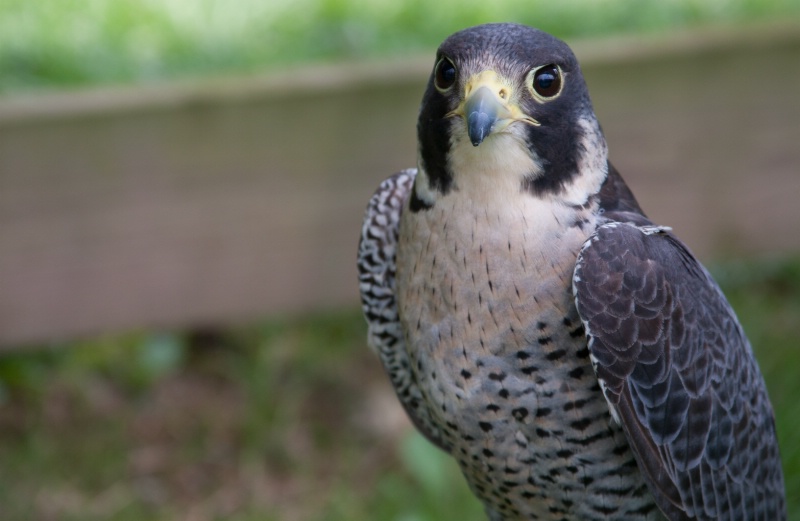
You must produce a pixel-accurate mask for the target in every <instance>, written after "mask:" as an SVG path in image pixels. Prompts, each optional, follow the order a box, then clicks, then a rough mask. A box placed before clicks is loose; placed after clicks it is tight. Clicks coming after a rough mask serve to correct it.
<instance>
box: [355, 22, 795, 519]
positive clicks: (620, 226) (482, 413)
mask: <svg viewBox="0 0 800 521" xmlns="http://www.w3.org/2000/svg"><path fill="white" fill-rule="evenodd" d="M434 63H435V65H434V67H433V71H432V74H431V77H430V80H429V82H428V85H427V88H426V90H425V94H424V97H423V100H422V106H421V108H420V112H419V121H418V125H417V132H418V140H419V148H418V159H417V168H416V169H410V170H404V171H402V172H399V173H397V174H395V175H393V176H392V177H389V178H388V179H386V180H385V181H384V182H383V183H381V185H380V186H379V188H378V190H377V191H376V192H375V194H374V195H373V197H372V198H371V200H370V202H369V205H368V207H367V211H366V216H365V219H364V224H363V227H362V230H361V240H360V243H359V250H358V268H359V284H360V290H361V297H362V304H363V310H364V314H365V316H366V319H367V322H368V326H369V332H368V342H369V344H370V346H371V347H372V348H373V349H374V350H375V351H376V352H377V353H378V355H379V357H380V359H381V361H382V363H383V365H384V366H385V369H386V372H387V373H388V375H389V378H390V380H391V383H392V384H393V386H394V388H395V390H396V392H397V396H398V398H399V400H400V402H401V403H402V404H403V406H404V408H405V410H406V411H407V413H408V415H409V417H410V418H411V420H412V421H413V423H414V425H415V426H416V427H417V428H418V429H419V430H420V431H421V432H422V433H423V434H424V435H425V436H426V437H427V438H428V439H429V440H430V441H431V442H433V443H434V444H436V445H437V446H439V447H440V448H441V449H443V450H445V451H446V452H447V453H449V454H450V455H452V456H453V457H454V458H455V459H456V460H457V462H458V465H459V466H460V468H461V471H462V472H463V474H464V476H465V478H466V479H467V482H468V483H469V486H470V488H471V490H472V491H473V492H474V494H475V495H476V496H477V497H478V498H479V499H480V500H481V501H482V502H483V504H484V506H485V508H486V512H487V515H488V517H489V518H490V519H491V520H495V521H499V520H506V521H511V520H522V519H525V520H531V519H538V520H545V519H547V520H566V519H569V520H573V519H575V520H593V519H614V520H639V521H641V520H656V519H658V520H663V519H669V520H691V519H696V520H710V519H724V520H764V521H774V520H782V519H785V518H786V512H785V500H784V485H783V476H782V472H781V465H780V458H779V453H778V443H777V440H776V434H775V424H774V418H773V412H772V407H771V405H770V402H769V398H768V396H767V391H766V387H765V385H764V380H763V378H762V376H761V374H760V371H759V369H758V366H757V364H756V360H755V358H754V356H753V352H752V349H751V347H750V344H749V342H748V340H747V338H746V336H745V334H744V332H743V330H742V327H741V326H740V325H739V322H738V320H737V318H736V316H735V314H734V312H733V310H732V309H731V307H730V305H729V304H728V302H727V301H726V299H725V297H724V296H723V294H722V293H721V291H720V289H719V288H718V286H717V284H716V283H715V282H714V281H713V280H712V278H711V276H710V275H709V273H708V272H707V271H706V270H705V268H704V267H703V266H702V265H701V264H700V263H699V262H698V261H697V259H695V257H694V256H693V255H692V253H691V252H690V251H689V249H688V248H687V247H686V246H685V245H684V244H683V243H682V242H681V241H680V240H679V239H678V238H677V237H675V235H674V234H673V233H672V232H671V230H670V228H668V227H665V226H658V225H656V224H654V223H653V222H651V221H650V220H649V219H648V218H647V216H646V215H645V214H644V213H643V211H642V210H641V208H640V207H639V204H638V203H637V202H636V199H635V198H634V196H633V194H632V193H631V191H630V190H629V188H628V187H627V185H626V184H625V182H624V181H623V179H622V177H621V176H620V174H619V173H618V172H617V171H616V170H615V169H614V167H613V166H612V165H611V164H610V163H609V162H608V153H607V148H606V141H605V138H604V137H603V133H602V131H601V129H600V125H599V123H598V121H597V118H596V117H595V114H594V111H593V109H592V104H591V101H590V99H589V95H588V92H587V88H586V85H585V83H584V80H583V77H582V74H581V70H580V67H579V66H578V62H577V60H576V58H575V56H574V55H573V53H572V51H571V50H570V49H569V47H568V46H567V45H566V44H564V43H563V42H562V41H560V40H558V39H556V38H554V37H553V36H550V35H549V34H546V33H544V32H541V31H539V30H536V29H532V28H530V27H525V26H521V25H515V24H489V25H482V26H478V27H473V28H469V29H465V30H463V31H460V32H458V33H455V34H454V35H452V36H450V37H449V38H447V39H446V40H445V41H444V43H442V45H441V46H440V47H439V49H438V52H437V53H436V59H435V62H434Z"/></svg>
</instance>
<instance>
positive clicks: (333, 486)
mask: <svg viewBox="0 0 800 521" xmlns="http://www.w3.org/2000/svg"><path fill="white" fill-rule="evenodd" d="M712 271H713V273H714V274H715V276H716V277H717V279H718V280H719V281H720V283H721V285H722V286H723V289H724V290H725V292H726V294H727V295H728V297H729V299H730V301H731V303H732V304H733V306H734V307H735V308H736V310H737V312H738V314H739V317H740V319H741V320H742V323H743V324H744V326H745V329H746V330H747V332H748V335H749V337H750V339H751V341H752V343H753V346H754V348H755V351H756V355H757V357H758V359H759V363H760V365H761V368H762V370H763V373H764V375H765V378H766V380H767V383H768V386H769V391H770V396H771V398H772V401H773V404H774V406H775V411H776V418H777V427H778V435H779V437H780V441H781V448H782V457H783V463H784V468H785V475H786V486H787V490H788V491H796V490H800V401H798V400H797V399H796V397H797V396H798V395H800V379H798V378H797V376H796V369H795V368H796V367H798V366H800V343H799V342H798V340H800V338H798V333H797V324H798V323H800V257H795V258H789V259H774V260H761V261H757V262H756V261H749V262H729V263H725V264H721V265H718V266H716V267H715V269H713V270H712ZM365 329H366V328H365V325H364V321H363V318H362V317H361V315H360V312H359V311H358V310H351V311H343V312H338V313H331V314H328V315H322V316H313V317H306V318H303V319H289V320H273V321H271V322H269V323H266V324H263V325H260V326H253V327H250V328H240V329H236V330H234V331H227V330H216V329H213V328H206V329H198V330H195V331H191V332H188V333H140V334H131V335H124V336H117V337H111V338H101V339H95V340H91V341H86V342H79V343H77V344H75V345H63V346H53V347H51V348H49V349H40V350H35V351H23V352H15V353H9V354H4V355H3V356H0V384H2V389H3V393H2V401H0V461H2V464H1V465H0V505H2V510H1V511H0V519H42V520H45V519H46V520H87V521H92V520H100V519H103V520H119V521H123V520H138V519H150V520H167V519H170V520H173V519H175V520H180V519H186V520H189V519H192V520H201V521H202V520H217V519H219V520H222V519H225V520H233V521H249V520H253V521H255V520H267V521H285V520H309V521H345V520H348V521H358V520H373V519H381V520H390V521H436V520H441V519H463V520H465V521H469V520H474V521H482V520H483V519H484V515H483V511H482V508H481V506H480V505H479V504H478V502H477V500H475V499H474V498H473V497H472V495H471V494H470V492H469V490H468V489H467V487H466V484H465V482H464V480H463V478H462V477H461V476H460V474H459V471H458V469H457V468H456V465H455V463H454V461H453V460H452V459H451V458H449V457H448V456H447V455H445V454H443V453H442V452H440V451H439V450H437V449H436V448H434V447H433V446H432V445H431V444H430V443H428V442H427V441H426V440H424V439H423V438H422V437H421V436H419V435H418V434H416V433H413V432H412V430H411V428H410V426H409V425H408V423H407V422H406V421H404V420H403V416H402V411H401V409H400V408H399V405H398V403H397V401H396V399H395V398H394V396H393V393H392V392H391V390H390V389H389V386H388V382H387V381H386V378H385V376H384V375H383V373H382V370H381V368H380V367H379V365H378V362H377V360H376V357H375V356H374V355H373V354H372V353H371V352H370V351H369V349H368V348H367V347H366V345H365V340H364V339H365ZM398 418H399V420H398ZM788 499H789V507H790V519H800V497H798V496H797V495H796V494H792V493H789V494H788Z"/></svg>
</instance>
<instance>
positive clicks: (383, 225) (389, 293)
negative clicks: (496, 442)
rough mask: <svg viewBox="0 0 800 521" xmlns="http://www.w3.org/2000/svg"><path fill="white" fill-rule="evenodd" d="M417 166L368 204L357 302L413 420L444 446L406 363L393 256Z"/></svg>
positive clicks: (369, 338)
mask: <svg viewBox="0 0 800 521" xmlns="http://www.w3.org/2000/svg"><path fill="white" fill-rule="evenodd" d="M416 175H417V170H416V169H407V170H403V171H400V172H398V173H396V174H394V175H393V176H391V177H389V178H387V179H386V180H384V181H383V182H382V183H381V184H380V186H379V187H378V189H377V190H376V191H375V193H374V194H373V195H372V197H371V198H370V200H369V204H368V205H367V210H366V212H365V214H364V223H363V224H362V226H361V238H360V240H359V243H358V259H357V264H358V281H359V289H360V292H361V307H362V309H363V311H364V316H365V317H366V319H367V326H368V331H367V342H368V344H369V346H370V347H371V348H372V349H373V350H374V351H375V352H376V353H377V354H378V357H379V358H380V360H381V363H382V364H383V367H384V369H385V370H386V372H387V373H388V375H389V379H390V381H391V383H392V386H393V387H394V390H395V392H396V393H397V396H398V398H399V399H400V403H402V404H403V408H404V409H405V410H406V413H407V414H408V416H409V418H410V419H411V421H412V423H413V424H414V425H415V426H416V427H417V429H418V430H419V431H421V432H422V433H423V434H424V435H425V437H427V438H428V439H429V440H430V441H432V442H433V443H434V444H435V445H437V446H438V447H439V448H441V449H443V450H445V451H448V452H449V449H448V447H447V446H446V444H445V443H444V442H443V441H442V439H441V435H440V433H439V430H438V428H436V427H435V426H434V425H433V422H431V420H430V413H429V411H428V409H427V405H426V402H425V400H424V399H423V397H422V393H421V392H420V389H419V387H418V385H417V382H416V381H415V378H414V374H413V372H412V371H411V368H410V360H409V357H408V352H407V351H406V349H405V340H404V337H403V329H402V326H401V324H400V317H399V315H398V311H397V301H396V299H395V255H396V248H397V240H398V237H399V225H400V214H401V213H402V210H403V207H404V206H405V203H406V200H407V199H408V197H409V194H410V193H411V190H412V187H413V185H414V179H415V177H416Z"/></svg>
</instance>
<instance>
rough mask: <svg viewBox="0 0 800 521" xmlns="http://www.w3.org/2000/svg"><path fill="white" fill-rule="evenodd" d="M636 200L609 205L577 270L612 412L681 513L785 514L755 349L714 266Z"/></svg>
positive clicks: (670, 507)
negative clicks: (711, 272)
mask: <svg viewBox="0 0 800 521" xmlns="http://www.w3.org/2000/svg"><path fill="white" fill-rule="evenodd" d="M616 176H617V177H619V175H618V174H616ZM609 177H610V178H611V175H610V176H609ZM620 181H621V178H620ZM609 183H612V184H613V179H612V180H610V181H609ZM623 184H624V183H623ZM624 188H625V190H627V187H624ZM604 190H606V187H604ZM609 190H611V189H609ZM614 190H619V188H616V189H614ZM628 192H629V191H628ZM609 194H610V192H609V193H607V194H606V195H609ZM632 197H633V196H632V195H631V200H632V201H633V204H631V203H630V202H629V201H628V202H624V203H621V204H619V205H617V206H616V207H615V206H614V205H607V206H606V211H605V213H604V218H605V219H606V221H605V223H603V224H601V225H600V226H599V227H598V228H597V230H596V231H595V232H594V234H593V235H592V236H591V237H590V238H589V239H588V240H587V241H586V243H585V244H584V246H583V248H582V250H581V252H580V254H579V255H578V259H577V263H576V266H575V271H574V276H573V293H574V297H575V302H576V305H577V309H578V313H579V314H580V316H581V319H582V321H583V323H584V326H585V328H586V334H587V338H588V342H589V350H590V354H591V358H592V363H593V365H594V368H595V371H596V373H597V377H598V379H599V381H600V384H601V387H602V388H603V392H604V394H605V397H606V399H607V401H608V403H609V407H610V409H611V412H612V415H613V416H614V417H615V419H616V420H617V421H618V422H619V423H621V425H622V427H623V429H624V431H625V433H626V436H627V438H628V441H629V443H630V445H631V447H632V449H633V452H634V454H635V457H636V460H637V462H638V464H639V467H640V469H641V471H642V473H643V475H644V476H645V479H646V481H647V483H648V486H649V488H650V490H651V492H652V493H653V495H654V496H655V499H656V503H657V504H658V506H659V507H660V508H661V510H662V511H663V512H664V513H665V514H666V515H667V517H668V518H669V519H670V520H689V519H698V520H706V519H728V520H751V519H764V520H767V519H775V520H780V519H785V518H786V513H785V506H784V503H783V499H782V498H783V492H782V491H783V480H782V475H781V471H780V459H779V454H778V447H777V442H776V441H775V440H776V438H775V425H774V419H773V413H772V409H771V406H770V404H769V400H768V398H767V392H766V387H765V385H764V381H763V379H762V377H761V374H760V372H759V369H758V366H757V364H756V361H755V358H754V356H753V352H752V349H751V347H750V344H749V342H748V341H747V338H746V337H745V335H744V332H743V330H742V328H741V326H740V325H739V322H738V320H737V319H736V316H735V314H734V312H733V310H732V309H731V307H730V305H729V304H728V302H727V300H726V299H725V297H724V296H723V294H722V292H721V291H720V289H719V287H718V286H717V284H716V283H715V282H714V281H713V279H712V278H711V276H710V275H709V274H708V272H707V271H706V270H705V269H704V268H703V266H702V265H701V264H700V263H699V262H698V261H697V260H696V259H695V258H694V256H693V255H692V254H691V253H690V252H689V250H688V249H687V247H686V246H685V245H684V244H683V243H681V242H680V241H679V240H678V239H677V238H676V237H675V236H674V235H673V234H672V233H670V232H669V229H668V228H663V227H656V226H653V225H652V223H651V222H650V221H648V220H647V219H646V217H644V216H643V215H642V214H641V211H640V210H639V209H638V205H636V203H635V200H634V199H632ZM602 206H603V193H602V191H601V207H602Z"/></svg>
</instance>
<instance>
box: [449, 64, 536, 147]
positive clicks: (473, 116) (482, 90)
mask: <svg viewBox="0 0 800 521" xmlns="http://www.w3.org/2000/svg"><path fill="white" fill-rule="evenodd" d="M511 94H512V91H511V87H509V86H508V85H507V84H506V82H503V81H502V80H501V78H500V76H498V74H497V73H496V72H494V71H492V70H486V71H482V72H481V73H479V74H476V75H475V76H473V77H472V78H470V79H469V81H467V85H466V88H465V90H464V101H462V102H461V104H459V106H458V107H457V108H456V109H455V110H454V111H452V112H450V113H449V114H448V116H461V117H463V118H464V122H465V123H466V125H467V134H468V135H469V140H470V142H471V143H472V145H473V146H478V145H480V144H481V143H483V141H484V140H485V139H486V138H487V137H488V136H489V135H490V134H492V133H496V132H500V131H502V130H504V129H505V128H506V127H508V126H509V125H510V124H511V123H513V122H515V121H522V122H525V123H528V124H530V125H535V126H538V125H539V122H538V121H536V120H535V119H533V118H532V117H530V116H528V115H526V114H525V113H524V112H522V109H520V108H519V106H518V105H517V104H516V103H514V102H511V101H510V100H511V99H512V96H511Z"/></svg>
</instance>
